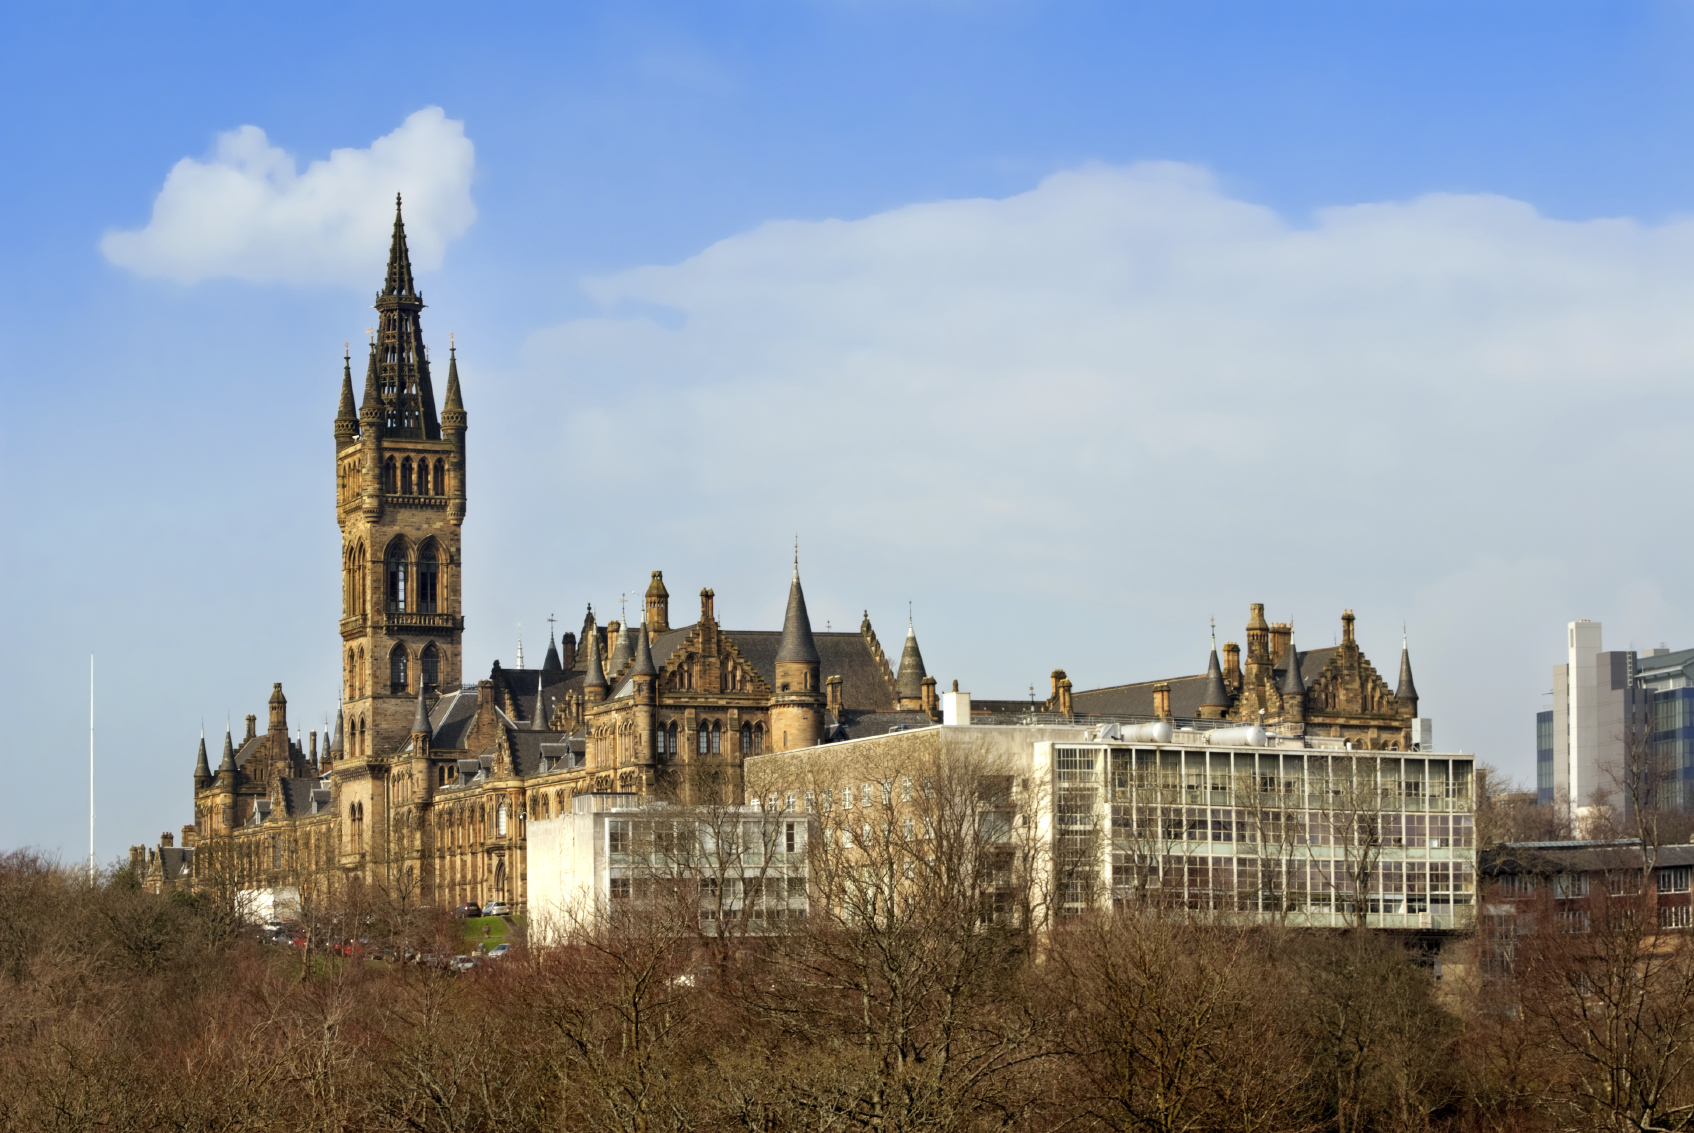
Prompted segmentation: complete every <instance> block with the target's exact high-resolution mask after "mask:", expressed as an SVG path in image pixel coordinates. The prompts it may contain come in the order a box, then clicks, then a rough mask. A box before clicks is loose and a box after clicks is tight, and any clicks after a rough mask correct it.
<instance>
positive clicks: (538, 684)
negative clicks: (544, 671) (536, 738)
mask: <svg viewBox="0 0 1694 1133" xmlns="http://www.w3.org/2000/svg"><path fill="white" fill-rule="evenodd" d="M541 688H542V678H541V677H539V676H538V677H536V678H535V707H534V708H533V709H531V710H530V714H529V730H530V731H532V732H545V731H546V730H547V698H546V697H545V696H543V695H542V694H541Z"/></svg>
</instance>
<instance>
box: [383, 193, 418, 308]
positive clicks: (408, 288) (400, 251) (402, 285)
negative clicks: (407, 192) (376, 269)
mask: <svg viewBox="0 0 1694 1133" xmlns="http://www.w3.org/2000/svg"><path fill="white" fill-rule="evenodd" d="M382 293H383V294H384V295H405V296H409V297H411V298H414V299H422V298H423V296H421V295H419V294H418V291H417V288H416V287H415V286H414V285H413V283H412V255H411V252H410V251H408V250H407V248H406V221H405V219H404V217H403V216H402V215H401V210H400V194H399V193H395V194H394V235H393V237H392V238H391V239H390V241H389V244H388V275H387V277H386V278H385V279H384V280H383V284H382ZM420 305H421V304H420Z"/></svg>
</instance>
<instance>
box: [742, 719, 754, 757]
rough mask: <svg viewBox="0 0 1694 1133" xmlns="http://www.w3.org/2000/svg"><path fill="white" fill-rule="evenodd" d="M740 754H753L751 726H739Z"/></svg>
mask: <svg viewBox="0 0 1694 1133" xmlns="http://www.w3.org/2000/svg"><path fill="white" fill-rule="evenodd" d="M741 754H742V755H752V754H753V725H751V724H743V725H741Z"/></svg>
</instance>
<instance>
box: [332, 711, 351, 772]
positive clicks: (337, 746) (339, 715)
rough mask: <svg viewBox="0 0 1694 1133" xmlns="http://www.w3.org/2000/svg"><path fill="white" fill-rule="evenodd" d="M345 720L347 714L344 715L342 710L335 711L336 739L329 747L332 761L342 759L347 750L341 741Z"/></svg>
mask: <svg viewBox="0 0 1694 1133" xmlns="http://www.w3.org/2000/svg"><path fill="white" fill-rule="evenodd" d="M344 718H345V713H343V712H342V711H341V709H339V708H337V709H336V710H335V739H334V740H332V741H331V742H330V745H329V758H330V760H331V761H334V760H338V759H340V758H341V756H342V753H343V752H345V751H346V750H347V748H346V746H345V745H344V743H343V741H342V739H341V730H342V728H343V726H344V724H343V720H344Z"/></svg>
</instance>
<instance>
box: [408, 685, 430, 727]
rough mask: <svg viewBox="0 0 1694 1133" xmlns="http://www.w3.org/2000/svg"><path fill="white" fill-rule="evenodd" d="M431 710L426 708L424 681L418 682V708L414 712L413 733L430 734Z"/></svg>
mask: <svg viewBox="0 0 1694 1133" xmlns="http://www.w3.org/2000/svg"><path fill="white" fill-rule="evenodd" d="M429 732H430V728H429V711H428V710H427V709H426V708H424V690H423V682H422V681H419V682H418V710H417V711H416V712H414V713H412V734H413V735H414V736H415V735H418V734H419V733H422V734H423V735H426V736H427V735H429Z"/></svg>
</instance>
